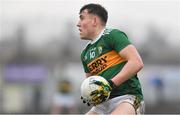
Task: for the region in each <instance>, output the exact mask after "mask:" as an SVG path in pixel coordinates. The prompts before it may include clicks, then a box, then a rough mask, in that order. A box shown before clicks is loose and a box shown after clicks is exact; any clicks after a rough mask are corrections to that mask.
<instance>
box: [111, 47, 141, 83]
mask: <svg viewBox="0 0 180 115" xmlns="http://www.w3.org/2000/svg"><path fill="white" fill-rule="evenodd" d="M119 54H120V55H121V57H123V58H125V59H126V60H127V63H126V64H125V66H124V67H123V69H122V70H121V71H120V72H119V73H118V74H117V75H116V76H115V77H113V78H112V82H113V83H114V84H115V85H116V86H119V85H120V84H122V83H123V82H125V81H126V80H128V79H130V78H131V76H133V75H135V74H137V72H139V71H140V70H141V69H142V68H143V66H144V65H143V62H142V59H141V57H140V55H139V53H138V51H137V50H136V48H135V47H134V46H133V45H128V46H126V47H125V48H124V49H122V50H121V51H120V52H119Z"/></svg>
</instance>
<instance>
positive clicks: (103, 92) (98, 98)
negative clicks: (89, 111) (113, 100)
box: [91, 81, 112, 105]
mask: <svg viewBox="0 0 180 115" xmlns="http://www.w3.org/2000/svg"><path fill="white" fill-rule="evenodd" d="M94 84H97V85H99V86H100V87H99V89H97V90H95V91H93V92H91V96H92V104H93V105H98V104H100V103H102V102H104V101H106V100H107V99H108V98H109V95H110V92H111V91H112V87H111V86H110V85H108V84H104V83H103V82H100V81H94Z"/></svg>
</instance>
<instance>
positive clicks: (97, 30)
mask: <svg viewBox="0 0 180 115" xmlns="http://www.w3.org/2000/svg"><path fill="white" fill-rule="evenodd" d="M104 28H105V26H100V27H97V28H96V29H94V36H93V37H92V41H93V40H95V39H96V38H97V37H98V36H99V35H100V34H101V32H102V31H103V30H104Z"/></svg>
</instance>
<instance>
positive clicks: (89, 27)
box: [77, 10, 94, 40]
mask: <svg viewBox="0 0 180 115" xmlns="http://www.w3.org/2000/svg"><path fill="white" fill-rule="evenodd" d="M77 26H78V28H79V32H80V37H81V39H85V40H91V39H92V38H91V36H92V35H93V30H94V29H93V15H92V14H89V13H88V11H87V10H84V11H82V12H81V13H80V16H79V21H78V23H77Z"/></svg>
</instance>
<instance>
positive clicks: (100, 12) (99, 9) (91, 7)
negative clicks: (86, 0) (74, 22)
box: [79, 3, 108, 25]
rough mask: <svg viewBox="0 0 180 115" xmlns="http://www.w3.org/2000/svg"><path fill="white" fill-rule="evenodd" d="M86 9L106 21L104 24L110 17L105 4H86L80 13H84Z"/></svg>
mask: <svg viewBox="0 0 180 115" xmlns="http://www.w3.org/2000/svg"><path fill="white" fill-rule="evenodd" d="M85 9H87V11H88V13H90V14H94V15H97V16H98V17H99V18H100V19H101V21H102V22H103V23H104V25H105V24H106V22H107V19H108V12H107V11H106V9H105V8H104V7H103V6H101V5H100V4H93V3H91V4H86V5H84V6H83V7H82V8H81V9H80V12H79V13H82V11H84V10H85Z"/></svg>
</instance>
